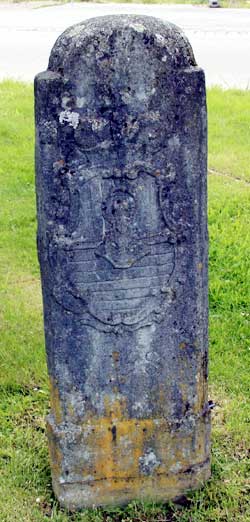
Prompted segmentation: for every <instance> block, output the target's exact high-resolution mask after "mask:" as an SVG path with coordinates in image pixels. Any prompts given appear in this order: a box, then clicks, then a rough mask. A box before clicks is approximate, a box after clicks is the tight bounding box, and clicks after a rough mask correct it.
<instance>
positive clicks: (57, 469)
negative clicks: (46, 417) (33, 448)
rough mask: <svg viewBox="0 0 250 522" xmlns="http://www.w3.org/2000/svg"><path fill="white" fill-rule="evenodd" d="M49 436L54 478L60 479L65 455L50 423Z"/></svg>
mask: <svg viewBox="0 0 250 522" xmlns="http://www.w3.org/2000/svg"><path fill="white" fill-rule="evenodd" d="M47 435H48V441H49V455H50V465H51V470H52V474H53V476H54V477H59V476H60V474H61V468H62V462H63V455H62V453H61V451H60V448H59V445H58V440H57V439H56V437H55V435H54V432H53V429H52V426H51V425H50V423H49V422H47Z"/></svg>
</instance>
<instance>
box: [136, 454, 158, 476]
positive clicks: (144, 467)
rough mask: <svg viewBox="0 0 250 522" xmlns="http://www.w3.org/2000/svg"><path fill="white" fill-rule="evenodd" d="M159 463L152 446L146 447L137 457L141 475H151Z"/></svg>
mask: <svg viewBox="0 0 250 522" xmlns="http://www.w3.org/2000/svg"><path fill="white" fill-rule="evenodd" d="M160 465H161V461H160V459H158V458H157V456H156V455H155V452H154V450H153V449H152V448H148V449H147V450H146V451H145V453H144V455H143V456H142V457H139V469H140V472H141V473H143V475H151V474H152V473H153V472H154V471H155V469H156V468H158V467H159V466H160Z"/></svg>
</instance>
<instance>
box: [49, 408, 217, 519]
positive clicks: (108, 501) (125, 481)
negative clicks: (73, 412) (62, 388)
mask: <svg viewBox="0 0 250 522" xmlns="http://www.w3.org/2000/svg"><path fill="white" fill-rule="evenodd" d="M209 431H210V423H209V419H208V418H207V417H203V416H201V417H197V418H194V417H191V416H190V417H189V418H186V419H184V420H183V421H182V422H181V424H180V423H179V424H177V423H176V425H173V424H172V425H170V424H169V423H167V421H166V420H165V419H153V420H152V419H126V420H119V421H117V422H116V426H115V429H114V425H113V426H112V425H110V423H109V424H108V421H106V420H105V419H95V420H92V421H88V422H86V423H84V425H82V426H79V425H77V426H76V425H69V424H68V425H65V424H64V425H60V426H59V427H58V426H56V425H55V422H54V419H53V417H52V416H50V417H49V418H48V436H49V448H50V456H51V468H52V479H53V488H54V492H55V495H56V496H57V498H58V500H59V502H60V504H61V505H62V506H64V507H66V508H67V509H69V510H71V511H74V510H77V509H81V508H91V507H97V506H112V505H113V506H115V505H120V506H121V505H126V504H127V503H129V502H131V501H132V500H144V501H147V502H148V501H154V502H160V501H163V502H165V501H168V500H174V499H176V498H177V497H179V496H180V495H182V494H184V493H185V492H187V490H190V489H196V488H198V487H200V486H201V485H202V484H203V482H204V481H205V480H207V479H208V478H209V477H210V459H209Z"/></svg>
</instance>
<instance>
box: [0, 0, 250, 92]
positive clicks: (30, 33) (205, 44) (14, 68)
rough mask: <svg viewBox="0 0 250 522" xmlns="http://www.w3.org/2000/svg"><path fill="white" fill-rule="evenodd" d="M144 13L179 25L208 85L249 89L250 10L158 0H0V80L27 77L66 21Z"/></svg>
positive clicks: (44, 57) (42, 64) (36, 69)
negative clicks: (145, 0)
mask: <svg viewBox="0 0 250 522" xmlns="http://www.w3.org/2000/svg"><path fill="white" fill-rule="evenodd" d="M115 13H136V14H148V15H152V16H157V17H159V18H162V19H165V20H169V21H170V22H173V23H175V24H177V25H179V26H180V27H181V28H182V29H183V30H184V32H185V33H186V35H187V36H188V38H189V40H190V42H191V44H192V46H193V49H194V53H195V56H196V60H197V63H198V64H199V65H200V66H201V67H203V69H204V70H205V73H206V79H207V84H208V85H214V84H218V85H222V86H223V87H239V88H243V89H247V88H250V9H249V10H248V9H209V8H208V7H207V6H202V7H199V6H188V5H185V6H184V5H183V6H180V5H175V6H174V5H171V6H170V5H163V4H94V3H81V4H80V3H77V4H76V3H75V4H74V3H68V4H64V5H58V6H53V5H51V6H49V7H37V5H34V4H26V5H25V4H5V5H4V4H0V79H3V78H7V77H8V78H16V79H21V80H27V81H32V80H33V77H34V75H35V74H36V73H37V72H40V71H42V70H44V69H46V68H47V63H48V57H49V53H50V49H51V47H52V45H53V43H54V42H55V40H56V38H57V36H58V35H59V34H60V33H61V32H62V31H63V30H64V29H65V28H66V27H68V26H69V25H72V24H75V23H78V22H80V21H82V20H84V19H86V18H90V17H93V16H99V15H104V14H115Z"/></svg>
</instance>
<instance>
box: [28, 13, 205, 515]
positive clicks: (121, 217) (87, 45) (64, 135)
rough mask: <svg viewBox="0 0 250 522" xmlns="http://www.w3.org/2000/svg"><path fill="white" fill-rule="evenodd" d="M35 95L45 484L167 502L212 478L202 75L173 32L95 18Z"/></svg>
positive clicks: (72, 494)
mask: <svg viewBox="0 0 250 522" xmlns="http://www.w3.org/2000/svg"><path fill="white" fill-rule="evenodd" d="M35 89H36V129H37V146H36V172H37V204H38V252H39V259H40V265H41V275H42V284H43V298H44V322H45V335H46V350H47V359H48V370H49V375H50V380H51V386H52V391H51V403H52V412H51V415H50V416H49V419H48V430H49V443H50V453H51V463H52V475H53V486H54V489H55V492H56V494H57V496H58V498H59V499H60V501H61V503H62V504H63V505H65V506H66V507H69V508H74V507H76V508H79V507H84V506H92V505H110V504H123V503H126V502H129V501H130V500H132V499H133V498H141V499H149V498H151V499H152V500H161V499H162V500H166V499H169V498H174V497H176V496H178V495H180V494H182V493H183V492H184V491H185V490H186V489H188V488H191V487H197V486H198V485H199V484H200V483H201V482H202V480H204V479H205V478H206V477H208V476H209V473H210V468H209V414H208V412H209V408H208V407H207V382H206V381H207V375H206V370H207V229H206V102H205V86H204V75H203V72H202V71H201V70H200V69H199V68H198V67H196V64H195V61H194V57H193V54H192V50H191V48H190V45H189V44H188V42H187V40H186V39H185V37H184V36H183V34H182V33H181V32H180V30H179V29H177V28H176V27H175V26H172V25H171V24H164V23H163V22H160V21H159V20H156V19H153V18H150V17H137V16H125V15H124V16H118V17H103V18H98V19H91V20H88V21H87V22H85V23H83V24H80V25H77V26H74V27H72V28H69V29H68V30H67V31H66V32H65V33H63V35H62V36H61V37H59V39H58V40H57V42H56V44H55V46H54V48H53V50H52V53H51V57H50V62H49V69H48V71H47V72H45V73H41V74H40V75H38V76H37V78H36V86H35Z"/></svg>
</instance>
